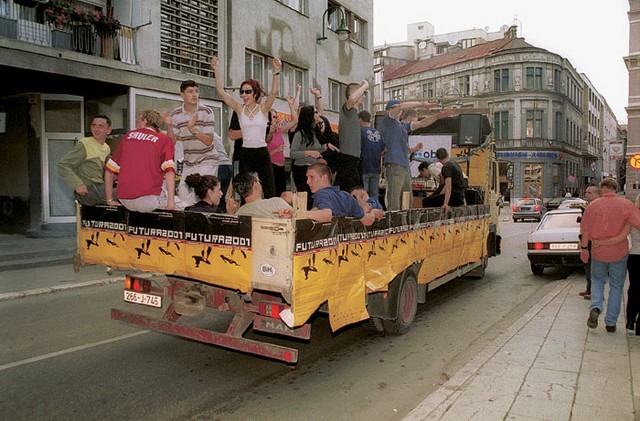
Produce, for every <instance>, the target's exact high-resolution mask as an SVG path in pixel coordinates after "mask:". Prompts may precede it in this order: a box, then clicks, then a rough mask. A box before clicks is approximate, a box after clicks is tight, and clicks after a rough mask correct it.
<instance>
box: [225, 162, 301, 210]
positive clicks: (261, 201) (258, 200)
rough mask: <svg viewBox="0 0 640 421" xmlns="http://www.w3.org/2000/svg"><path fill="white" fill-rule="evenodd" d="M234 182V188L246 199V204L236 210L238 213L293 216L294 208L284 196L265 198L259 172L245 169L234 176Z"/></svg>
mask: <svg viewBox="0 0 640 421" xmlns="http://www.w3.org/2000/svg"><path fill="white" fill-rule="evenodd" d="M232 183H233V190H234V191H235V192H236V193H238V194H239V195H240V197H242V198H243V199H244V205H242V206H240V208H239V209H238V210H237V211H236V212H235V214H236V215H246V216H255V217H258V218H283V219H291V218H292V217H293V208H292V207H291V206H289V204H288V203H287V202H285V201H284V200H283V199H282V198H280V197H271V198H269V199H265V198H264V192H263V190H262V183H261V182H260V178H258V175H257V174H255V173H252V172H249V171H243V172H241V173H240V174H238V175H236V176H235V177H234V178H233V182H232ZM229 213H232V212H231V211H229Z"/></svg>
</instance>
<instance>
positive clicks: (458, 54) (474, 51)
mask: <svg viewBox="0 0 640 421" xmlns="http://www.w3.org/2000/svg"><path fill="white" fill-rule="evenodd" d="M522 48H535V49H538V50H543V51H546V50H544V49H542V48H539V47H535V46H533V45H531V44H529V43H527V42H525V40H524V38H501V39H497V40H495V41H488V42H485V43H482V44H478V45H475V46H473V47H469V48H464V49H461V50H456V51H452V52H450V53H446V54H441V55H437V56H434V57H432V58H429V59H421V60H413V61H410V62H409V63H407V64H405V65H404V66H401V67H398V68H395V69H392V70H391V71H389V72H385V75H384V80H391V79H396V78H399V77H403V76H409V75H414V74H417V73H422V72H426V71H429V70H434V69H439V68H442V67H446V66H450V65H452V64H456V63H462V62H465V61H469V60H475V59H478V58H482V57H489V56H492V55H496V54H500V53H503V52H505V51H506V50H515V49H522Z"/></svg>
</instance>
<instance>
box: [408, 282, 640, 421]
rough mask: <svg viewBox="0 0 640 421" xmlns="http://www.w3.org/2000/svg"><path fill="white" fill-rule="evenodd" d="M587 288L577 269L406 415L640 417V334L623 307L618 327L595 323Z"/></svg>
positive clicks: (440, 417) (436, 417) (428, 417)
mask: <svg viewBox="0 0 640 421" xmlns="http://www.w3.org/2000/svg"><path fill="white" fill-rule="evenodd" d="M583 289H584V278H583V276H580V275H578V274H573V275H571V276H570V277H569V278H568V279H567V280H564V281H560V282H558V285H557V286H556V288H554V290H553V291H551V292H550V293H549V294H547V296H545V297H544V298H543V299H542V300H540V302H538V303H537V304H536V305H535V306H534V307H533V308H531V310H529V311H528V312H527V313H526V314H525V315H524V316H522V318H520V320H518V321H517V322H516V323H514V324H513V325H512V326H511V327H510V328H509V329H508V330H507V331H506V332H504V333H503V334H502V335H501V336H499V337H498V338H497V339H496V340H495V341H494V342H493V343H492V344H490V345H489V346H487V348H485V349H484V350H483V351H482V352H481V353H480V354H479V355H477V356H476V357H475V358H474V359H473V360H471V361H470V362H469V363H468V364H467V365H466V366H465V367H463V368H462V369H461V370H460V371H459V372H458V373H456V374H455V375H454V376H453V377H452V378H451V379H450V380H449V381H448V382H447V383H445V384H444V385H443V386H442V387H440V389H438V390H437V391H436V392H434V393H432V394H431V395H429V396H428V397H427V398H426V399H425V400H424V401H423V402H422V403H421V404H420V405H418V406H417V407H416V408H415V409H414V410H413V411H412V412H411V413H409V415H408V416H407V417H406V418H405V420H455V421H459V420H605V419H608V420H617V421H621V420H630V421H632V420H636V419H639V418H640V417H639V416H638V415H637V414H639V413H638V411H637V410H636V408H640V407H639V406H638V405H640V337H639V336H635V334H634V332H631V331H626V330H625V316H624V308H625V306H624V305H623V306H622V311H621V314H620V317H619V318H618V324H617V331H616V332H615V333H607V332H606V331H605V328H604V315H601V316H600V319H599V321H598V327H597V328H596V329H589V328H588V327H587V317H588V308H589V301H586V300H584V299H583V298H582V297H581V296H579V295H578V292H580V291H582V290H583ZM624 291H625V292H624V294H625V298H626V286H625V290H624ZM606 294H608V292H607V290H605V297H606V296H607V295H606ZM639 415H640V414H639Z"/></svg>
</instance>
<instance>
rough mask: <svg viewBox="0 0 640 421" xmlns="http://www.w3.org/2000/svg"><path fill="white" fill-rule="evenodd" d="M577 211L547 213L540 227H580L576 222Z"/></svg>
mask: <svg viewBox="0 0 640 421" xmlns="http://www.w3.org/2000/svg"><path fill="white" fill-rule="evenodd" d="M579 216H580V214H579V213H573V212H572V213H556V214H549V213H548V214H547V215H546V216H545V217H544V219H543V220H542V223H541V224H540V227H538V229H539V230H541V229H549V228H580V223H579V222H578V217H579Z"/></svg>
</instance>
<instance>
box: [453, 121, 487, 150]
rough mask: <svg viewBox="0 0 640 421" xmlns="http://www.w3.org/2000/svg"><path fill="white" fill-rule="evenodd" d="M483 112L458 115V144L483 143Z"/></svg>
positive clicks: (472, 144) (475, 144) (473, 144)
mask: <svg viewBox="0 0 640 421" xmlns="http://www.w3.org/2000/svg"><path fill="white" fill-rule="evenodd" d="M482 137H483V136H482V114H460V115H459V116H458V145H459V146H480V145H482Z"/></svg>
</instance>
